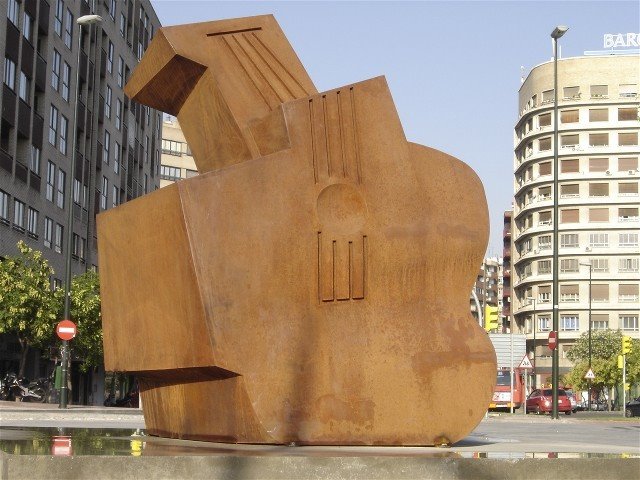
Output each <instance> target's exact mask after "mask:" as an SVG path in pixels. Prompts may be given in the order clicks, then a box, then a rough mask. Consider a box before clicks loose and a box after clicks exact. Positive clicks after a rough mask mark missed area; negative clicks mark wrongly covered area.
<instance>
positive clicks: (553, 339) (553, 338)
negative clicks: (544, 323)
mask: <svg viewBox="0 0 640 480" xmlns="http://www.w3.org/2000/svg"><path fill="white" fill-rule="evenodd" d="M557 345H558V333H557V332H555V331H551V332H549V345H548V346H549V350H555V349H556V346H557Z"/></svg>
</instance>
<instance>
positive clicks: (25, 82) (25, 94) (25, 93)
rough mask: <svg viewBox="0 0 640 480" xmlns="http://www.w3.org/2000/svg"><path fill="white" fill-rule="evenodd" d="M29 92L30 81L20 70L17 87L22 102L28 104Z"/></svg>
mask: <svg viewBox="0 0 640 480" xmlns="http://www.w3.org/2000/svg"><path fill="white" fill-rule="evenodd" d="M30 93H31V81H30V80H29V77H27V76H26V75H25V73H24V72H23V71H21V72H20V86H19V88H18V96H19V97H20V98H21V99H22V101H23V102H24V103H26V104H27V105H30V104H31V102H30V101H29V96H30Z"/></svg>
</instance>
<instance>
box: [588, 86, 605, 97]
mask: <svg viewBox="0 0 640 480" xmlns="http://www.w3.org/2000/svg"><path fill="white" fill-rule="evenodd" d="M590 90H591V98H609V85H591V88H590Z"/></svg>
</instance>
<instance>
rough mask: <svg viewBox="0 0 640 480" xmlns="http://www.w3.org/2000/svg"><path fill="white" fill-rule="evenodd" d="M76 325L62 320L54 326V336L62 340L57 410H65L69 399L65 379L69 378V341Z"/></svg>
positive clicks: (74, 333)
mask: <svg viewBox="0 0 640 480" xmlns="http://www.w3.org/2000/svg"><path fill="white" fill-rule="evenodd" d="M76 332H77V330H76V324H75V323H73V322H72V321H71V320H63V321H61V322H60V323H58V325H57V326H56V334H57V335H58V337H60V339H61V340H62V371H61V373H62V385H60V404H59V405H58V407H59V408H67V399H68V397H69V388H68V386H67V383H68V381H67V379H68V378H69V373H68V365H69V340H71V339H73V338H74V337H75V336H76Z"/></svg>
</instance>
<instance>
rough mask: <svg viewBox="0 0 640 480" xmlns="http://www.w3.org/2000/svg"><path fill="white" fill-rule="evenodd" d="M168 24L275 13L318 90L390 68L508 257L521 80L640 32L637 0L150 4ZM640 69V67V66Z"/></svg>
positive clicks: (416, 132) (426, 136) (412, 123)
mask: <svg viewBox="0 0 640 480" xmlns="http://www.w3.org/2000/svg"><path fill="white" fill-rule="evenodd" d="M151 3H152V4H153V7H154V9H155V10H156V13H157V14H158V18H159V19H160V22H161V23H162V25H163V26H168V25H178V24H184V23H193V22H203V21H209V20H220V19H225V18H236V17H245V16H252V15H263V14H268V13H271V14H274V15H275V18H276V20H277V21H278V23H279V24H280V26H281V28H282V30H283V31H284V33H285V35H286V36H287V38H288V39H289V42H290V43H291V45H292V46H293V48H294V50H295V51H296V53H297V54H298V57H299V58H300V60H301V61H302V64H303V65H304V66H305V68H306V69H307V72H308V73H309V75H310V76H311V78H312V80H313V81H314V83H315V85H316V87H317V88H318V91H324V90H330V89H333V88H337V87H340V86H342V85H346V84H349V83H354V82H358V81H362V80H366V79H368V78H372V77H376V76H378V75H384V76H385V77H386V78H387V82H388V83H389V87H390V89H391V94H392V95H393V98H394V101H395V103H396V108H397V110H398V113H399V115H400V119H401V121H402V125H403V127H404V131H405V134H406V136H407V139H408V140H409V141H412V142H416V143H420V144H423V145H427V146H430V147H433V148H437V149H439V150H442V151H444V152H446V153H448V154H450V155H453V156H455V157H457V158H459V159H460V160H462V161H463V162H465V163H467V164H468V165H470V166H471V167H472V168H473V169H474V170H475V172H476V173H477V174H478V176H479V177H480V179H481V180H482V183H483V185H484V188H485V193H486V196H487V202H488V205H489V215H490V228H491V235H490V240H489V246H488V249H487V256H501V255H502V228H503V214H504V211H505V210H509V209H510V208H511V204H512V201H513V127H514V126H515V123H516V121H517V118H518V89H519V88H520V85H521V77H522V75H524V76H525V77H526V75H527V74H528V73H529V72H530V70H531V69H532V68H533V67H535V66H536V65H538V64H540V63H544V62H547V61H549V60H551V59H552V56H553V52H552V43H551V37H550V33H551V32H552V31H553V29H554V27H555V26H556V25H567V26H568V27H569V31H568V32H567V33H566V34H565V35H564V37H562V39H560V41H559V42H560V53H561V56H562V57H575V56H582V55H583V54H584V52H585V51H594V50H603V37H604V35H605V34H609V33H629V32H634V33H638V32H640V2H637V1H585V0H583V1H532V2H529V1H411V2H408V1H405V2H403V1H395V2H389V1H312V2H303V1H281V2H272V1H234V2H220V1H213V0H199V1H191V0H152V1H151ZM638 68H639V69H640V65H639V67H638Z"/></svg>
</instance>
